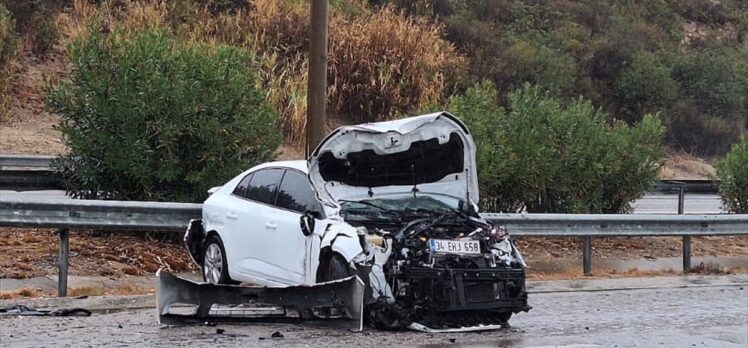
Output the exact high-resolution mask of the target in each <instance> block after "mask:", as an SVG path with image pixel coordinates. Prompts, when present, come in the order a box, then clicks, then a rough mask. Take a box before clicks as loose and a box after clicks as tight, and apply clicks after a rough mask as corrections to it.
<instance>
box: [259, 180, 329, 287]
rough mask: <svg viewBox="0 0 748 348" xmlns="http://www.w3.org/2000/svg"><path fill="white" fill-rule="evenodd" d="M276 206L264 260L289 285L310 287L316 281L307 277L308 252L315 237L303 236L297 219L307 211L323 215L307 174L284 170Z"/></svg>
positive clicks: (265, 241) (309, 259) (308, 266)
mask: <svg viewBox="0 0 748 348" xmlns="http://www.w3.org/2000/svg"><path fill="white" fill-rule="evenodd" d="M275 206H276V207H277V208H278V209H277V213H276V214H274V216H273V222H274V223H275V225H276V226H277V228H276V229H275V230H272V231H268V235H267V237H266V238H265V239H264V240H263V243H267V244H266V245H265V250H266V251H267V259H268V260H270V262H272V264H273V266H275V268H277V269H278V270H279V272H278V274H282V275H284V276H285V277H287V278H285V279H284V280H285V281H287V282H289V284H304V283H311V284H313V283H314V282H315V280H316V279H314V278H315V277H307V272H308V270H309V269H310V264H309V263H310V261H311V254H310V249H311V248H312V244H313V242H314V237H312V236H305V235H304V234H303V233H302V232H301V225H300V218H301V215H302V214H303V213H304V212H305V211H307V210H312V211H316V212H319V213H322V206H321V204H320V203H319V202H318V201H317V199H316V196H315V194H314V190H312V186H311V183H310V182H309V178H308V177H307V176H306V174H304V173H302V172H301V171H298V170H295V169H286V173H285V175H284V176H283V180H282V181H281V184H280V187H279V189H278V195H277V197H276V201H275Z"/></svg>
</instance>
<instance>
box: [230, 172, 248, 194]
mask: <svg viewBox="0 0 748 348" xmlns="http://www.w3.org/2000/svg"><path fill="white" fill-rule="evenodd" d="M249 180H252V173H249V174H247V176H245V177H244V179H242V181H241V182H239V185H236V188H235V189H234V192H233V193H234V194H235V195H237V196H239V197H247V190H248V189H249Z"/></svg>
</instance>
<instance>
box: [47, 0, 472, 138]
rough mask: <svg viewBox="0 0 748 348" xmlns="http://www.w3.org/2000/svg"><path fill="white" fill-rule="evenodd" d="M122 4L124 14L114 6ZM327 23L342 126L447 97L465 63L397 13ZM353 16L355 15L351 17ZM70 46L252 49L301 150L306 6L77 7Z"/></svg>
mask: <svg viewBox="0 0 748 348" xmlns="http://www.w3.org/2000/svg"><path fill="white" fill-rule="evenodd" d="M116 4H119V5H116ZM349 7H352V8H355V9H356V11H343V10H340V9H337V8H336V7H333V11H332V13H331V18H330V48H329V57H328V58H329V72H328V86H329V98H328V105H329V107H328V114H329V115H330V116H332V117H333V118H334V119H337V120H340V121H342V122H365V121H376V120H381V119H385V118H391V117H395V116H396V115H398V114H401V113H404V112H408V111H411V110H412V109H413V108H419V107H421V106H423V105H427V104H434V103H437V102H439V101H441V100H443V98H445V94H446V91H447V90H448V87H449V86H450V84H452V83H454V81H455V80H456V77H457V76H460V75H461V73H462V72H464V71H465V69H466V61H465V60H464V59H463V58H462V57H461V56H459V55H458V54H457V53H456V51H455V49H454V47H453V46H452V45H451V44H449V43H448V42H447V41H445V40H443V39H442V38H441V36H442V27H441V26H440V25H438V24H435V23H432V22H429V21H427V20H425V19H415V18H410V17H407V16H405V15H402V14H400V13H397V12H395V11H394V10H392V9H389V8H384V9H380V10H378V11H373V10H370V9H369V8H368V7H367V6H366V2H365V1H361V0H352V1H350V4H349ZM352 12H355V15H352V14H351V13H352ZM58 23H59V25H60V28H61V29H60V31H61V32H62V33H63V35H64V36H65V37H67V38H68V39H70V38H75V37H78V36H81V35H86V32H87V30H90V29H93V30H100V31H105V32H106V31H109V30H112V26H114V25H118V26H120V27H121V28H123V30H125V31H126V32H134V31H137V30H139V29H142V28H144V27H148V26H154V25H158V26H169V27H170V28H171V29H172V31H173V32H174V33H175V34H176V35H177V36H179V37H182V38H184V39H185V40H188V41H200V42H209V43H212V44H231V45H236V46H240V47H243V48H245V49H246V51H247V52H248V54H249V56H250V62H248V64H249V66H250V67H251V69H252V70H254V71H256V73H257V74H258V77H259V84H261V86H260V87H261V88H262V89H264V90H265V91H266V93H267V100H268V101H269V102H270V103H271V104H272V105H273V106H274V108H275V110H276V111H277V113H278V115H279V116H280V127H281V128H282V130H283V132H284V134H285V136H286V141H287V142H289V143H291V144H296V145H298V144H301V143H302V141H303V139H304V129H305V127H306V110H307V102H306V96H307V81H308V74H307V68H308V57H307V51H308V46H309V41H308V36H309V35H308V31H309V28H308V26H309V6H308V4H307V3H306V2H299V1H291V0H285V1H279V0H255V1H253V2H252V6H251V8H250V9H240V10H237V11H236V12H233V13H222V14H217V15H214V14H212V13H211V12H210V11H209V10H208V9H207V8H205V7H202V8H201V7H199V6H196V5H194V4H190V3H178V2H162V1H154V0H151V1H133V2H127V3H124V4H120V3H119V2H105V3H104V4H103V5H101V6H99V7H96V6H94V5H91V4H90V3H89V2H88V1H86V0H75V1H74V3H73V11H72V12H71V13H67V14H63V15H61V16H60V18H59V20H58Z"/></svg>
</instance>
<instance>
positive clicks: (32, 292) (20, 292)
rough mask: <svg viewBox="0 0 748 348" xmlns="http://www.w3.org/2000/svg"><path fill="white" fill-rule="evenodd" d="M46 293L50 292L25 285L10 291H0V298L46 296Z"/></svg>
mask: <svg viewBox="0 0 748 348" xmlns="http://www.w3.org/2000/svg"><path fill="white" fill-rule="evenodd" d="M46 295H50V293H45V292H43V291H41V290H39V289H33V288H29V287H26V288H21V289H16V290H11V291H0V300H11V299H17V298H30V297H40V296H46Z"/></svg>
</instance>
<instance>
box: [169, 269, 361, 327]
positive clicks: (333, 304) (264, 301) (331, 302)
mask: <svg viewBox="0 0 748 348" xmlns="http://www.w3.org/2000/svg"><path fill="white" fill-rule="evenodd" d="M364 290H365V285H364V282H363V281H362V280H361V279H360V278H359V277H358V276H351V277H348V278H343V279H339V280H335V281H331V282H326V283H321V284H316V285H310V286H289V287H254V286H238V285H213V284H209V283H197V282H194V281H191V280H187V279H184V278H180V277H177V276H175V275H173V274H171V273H168V272H165V271H163V270H158V272H156V307H157V309H158V320H159V323H161V324H166V325H188V324H200V323H204V322H210V321H278V320H284V319H285V320H299V319H318V318H315V317H313V316H311V317H310V316H309V314H311V313H313V311H314V310H317V309H319V308H335V309H338V310H340V311H342V313H343V316H342V317H343V318H345V319H347V320H339V321H338V322H339V323H340V325H341V326H342V327H344V328H347V329H350V330H353V331H361V330H363V315H364ZM247 304H249V305H250V306H248V307H240V308H242V309H243V310H244V312H243V313H244V315H242V313H240V311H234V313H230V315H222V314H221V313H216V311H215V310H214V311H213V312H211V307H213V306H214V305H230V306H242V305H247ZM174 305H193V306H196V310H195V311H193V312H191V313H186V314H179V313H175V312H176V310H175V311H172V309H175V308H172V306H174ZM288 313H295V314H296V316H288V315H287V314H288Z"/></svg>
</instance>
